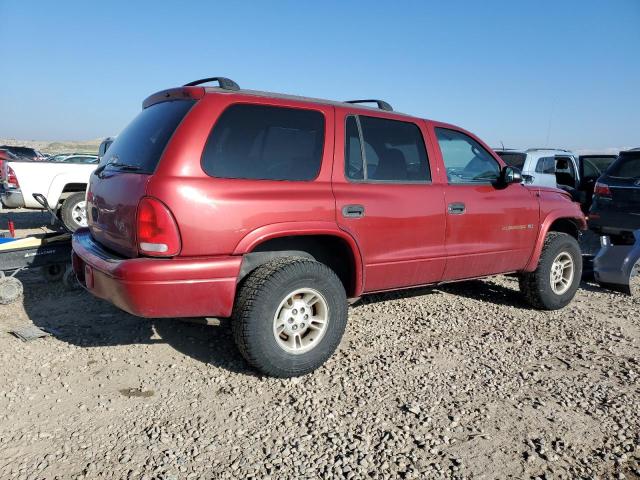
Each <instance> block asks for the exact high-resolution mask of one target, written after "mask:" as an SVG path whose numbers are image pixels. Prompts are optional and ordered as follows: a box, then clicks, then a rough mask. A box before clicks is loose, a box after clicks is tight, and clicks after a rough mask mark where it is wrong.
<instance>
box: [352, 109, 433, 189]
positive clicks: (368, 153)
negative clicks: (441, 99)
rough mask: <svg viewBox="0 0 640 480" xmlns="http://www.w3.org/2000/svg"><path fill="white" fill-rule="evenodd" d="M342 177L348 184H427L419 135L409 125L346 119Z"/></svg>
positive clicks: (426, 162)
mask: <svg viewBox="0 0 640 480" xmlns="http://www.w3.org/2000/svg"><path fill="white" fill-rule="evenodd" d="M345 175H346V177H347V178H348V179H350V180H364V181H374V182H375V181H382V182H399V183H403V182H425V181H430V180H431V172H430V170H429V160H428V158H427V150H426V148H425V145H424V140H423V138H422V132H421V131H420V129H419V128H418V126H417V125H416V124H414V123H410V122H401V121H398V120H389V119H386V118H378V117H367V116H362V115H360V116H358V117H355V116H350V117H347V122H346V136H345Z"/></svg>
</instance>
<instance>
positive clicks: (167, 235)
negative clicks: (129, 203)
mask: <svg viewBox="0 0 640 480" xmlns="http://www.w3.org/2000/svg"><path fill="white" fill-rule="evenodd" d="M137 224H138V250H139V251H140V253H141V254H143V255H149V256H153V257H172V256H174V255H177V254H178V253H180V248H181V246H182V245H181V241H180V231H179V230H178V225H177V224H176V220H175V219H174V218H173V215H172V214H171V212H170V211H169V209H168V208H167V206H166V205H165V204H164V203H162V202H161V201H160V200H158V199H155V198H151V197H143V198H142V199H141V200H140V203H139V204H138V219H137Z"/></svg>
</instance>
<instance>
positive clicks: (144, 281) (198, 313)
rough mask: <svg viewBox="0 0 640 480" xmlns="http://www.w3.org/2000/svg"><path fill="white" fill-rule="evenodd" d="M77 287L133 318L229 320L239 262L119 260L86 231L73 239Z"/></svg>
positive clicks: (213, 259)
mask: <svg viewBox="0 0 640 480" xmlns="http://www.w3.org/2000/svg"><path fill="white" fill-rule="evenodd" d="M72 258H73V269H74V271H75V273H76V276H77V277H78V280H79V281H80V283H81V284H82V285H83V286H84V287H85V288H86V289H87V290H88V291H89V292H91V293H92V294H93V295H95V296H97V297H99V298H103V299H105V300H107V301H109V302H111V303H113V304H114V305H116V306H117V307H119V308H121V309H122V310H125V311H127V312H129V313H131V314H132V315H137V316H139V317H147V318H159V317H222V318H224V317H229V316H231V311H232V309H233V301H234V298H235V293H236V283H237V279H238V273H239V272H240V264H241V263H242V257H239V256H225V257H208V258H199V257H198V258H195V257H194V258H171V259H160V258H122V257H119V256H117V255H116V254H114V253H111V252H109V251H107V250H105V249H104V248H103V247H101V246H100V245H99V244H98V243H96V242H95V241H94V240H93V238H92V237H91V234H90V233H89V230H88V229H80V230H78V231H77V232H76V233H75V234H74V235H73V255H72Z"/></svg>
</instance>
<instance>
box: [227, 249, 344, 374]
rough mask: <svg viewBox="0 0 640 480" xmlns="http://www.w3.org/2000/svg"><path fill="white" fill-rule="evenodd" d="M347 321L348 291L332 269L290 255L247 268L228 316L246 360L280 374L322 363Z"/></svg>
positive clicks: (311, 368) (299, 371) (304, 370)
mask: <svg viewBox="0 0 640 480" xmlns="http://www.w3.org/2000/svg"><path fill="white" fill-rule="evenodd" d="M314 295H315V297H317V300H316V299H315V298H314ZM287 299H290V300H289V302H287ZM307 302H308V303H307ZM305 307H306V310H305ZM305 315H307V317H309V315H310V316H311V317H310V318H307V317H305ZM321 318H326V321H325V322H324V323H322V322H321V321H320V320H319V319H321ZM316 319H318V320H316ZM323 325H324V326H323ZM346 325H347V297H346V294H345V291H344V287H343V286H342V283H341V282H340V279H338V277H337V275H336V274H335V273H334V272H333V270H331V269H330V268H329V267H327V266H326V265H324V264H322V263H319V262H316V261H314V260H310V259H307V258H291V257H288V258H278V259H275V260H272V261H270V262H268V263H266V264H264V265H261V266H260V267H258V268H256V269H255V270H254V271H253V272H251V273H250V274H249V276H248V277H247V278H246V279H245V281H244V282H243V283H242V285H241V287H240V289H239V292H238V294H237V296H236V302H235V306H234V312H233V319H232V321H231V329H232V332H233V337H234V339H235V342H236V344H237V346H238V349H239V350H240V353H241V354H242V356H243V357H244V358H245V360H246V361H247V362H248V363H249V364H250V365H251V366H252V367H254V368H256V369H257V370H259V371H260V372H262V373H264V374H266V375H269V376H273V377H280V378H288V377H297V376H300V375H305V374H307V373H310V372H312V371H314V370H315V369H317V368H318V367H319V366H321V365H322V364H323V363H324V362H325V361H326V360H327V359H328V358H329V357H331V355H332V354H333V352H334V351H335V350H336V348H337V347H338V345H339V344H340V340H341V339H342V335H343V334H344V330H345V328H346ZM296 328H298V329H299V330H296V331H294V329H296ZM278 332H280V333H278ZM314 341H315V343H313V342H314Z"/></svg>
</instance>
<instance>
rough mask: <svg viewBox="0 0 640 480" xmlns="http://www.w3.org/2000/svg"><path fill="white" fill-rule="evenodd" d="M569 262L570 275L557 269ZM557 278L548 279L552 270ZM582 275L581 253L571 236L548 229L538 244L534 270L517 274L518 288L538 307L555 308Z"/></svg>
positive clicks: (565, 301) (575, 287)
mask: <svg viewBox="0 0 640 480" xmlns="http://www.w3.org/2000/svg"><path fill="white" fill-rule="evenodd" d="M568 260H571V262H572V268H573V270H572V274H571V278H568V270H567V269H566V267H565V268H564V269H562V268H560V266H561V265H562V264H565V265H567V261H568ZM554 268H555V269H558V270H556V272H555V278H556V279H557V281H553V280H552V269H554ZM581 278H582V255H581V253H580V246H579V245H578V242H577V240H576V239H575V238H573V237H572V236H571V235H569V234H566V233H560V232H549V233H548V234H547V238H546V239H545V241H544V245H543V247H542V253H541V254H540V260H539V261H538V267H537V268H536V270H535V271H534V272H524V273H521V274H520V275H519V283H520V291H521V292H522V294H523V295H524V298H525V300H526V301H527V302H528V303H529V304H530V305H531V306H532V307H534V308H537V309H540V310H558V309H560V308H563V307H566V306H567V305H568V304H569V303H570V302H571V300H573V297H574V296H575V294H576V291H577V290H578V287H579V286H580V280H581Z"/></svg>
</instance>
